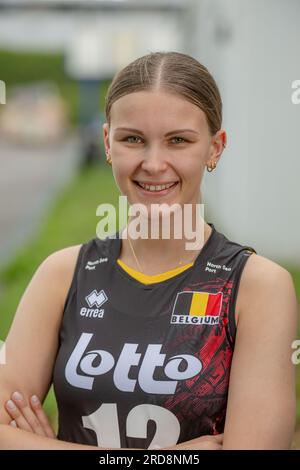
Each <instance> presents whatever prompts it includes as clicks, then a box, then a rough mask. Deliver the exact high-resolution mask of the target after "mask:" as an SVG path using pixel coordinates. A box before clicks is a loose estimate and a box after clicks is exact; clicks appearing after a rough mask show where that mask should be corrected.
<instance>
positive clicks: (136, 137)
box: [125, 135, 140, 144]
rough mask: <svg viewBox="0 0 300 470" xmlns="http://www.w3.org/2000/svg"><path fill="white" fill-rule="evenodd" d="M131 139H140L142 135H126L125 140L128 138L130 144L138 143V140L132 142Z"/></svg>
mask: <svg viewBox="0 0 300 470" xmlns="http://www.w3.org/2000/svg"><path fill="white" fill-rule="evenodd" d="M129 139H140V137H138V136H136V135H129V136H128V137H126V139H125V140H126V141H127V142H129V143H130V144H136V143H137V142H136V141H134V142H132V141H130V140H129Z"/></svg>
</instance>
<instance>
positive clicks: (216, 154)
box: [208, 129, 227, 163]
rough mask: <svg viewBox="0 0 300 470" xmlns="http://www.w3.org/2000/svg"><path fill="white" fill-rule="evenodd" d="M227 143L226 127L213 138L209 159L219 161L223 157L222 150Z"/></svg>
mask: <svg viewBox="0 0 300 470" xmlns="http://www.w3.org/2000/svg"><path fill="white" fill-rule="evenodd" d="M226 145H227V135H226V132H225V130H224V129H220V130H219V131H218V132H216V133H215V135H214V136H213V137H212V140H211V150H210V156H209V161H208V163H210V162H215V163H218V161H219V160H220V158H221V155H222V152H223V150H224V148H225V147H226Z"/></svg>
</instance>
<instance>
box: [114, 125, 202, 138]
mask: <svg viewBox="0 0 300 470" xmlns="http://www.w3.org/2000/svg"><path fill="white" fill-rule="evenodd" d="M114 131H129V132H136V133H138V134H142V135H144V133H143V131H141V130H139V129H134V128H132V127H117V128H116V129H114ZM182 132H193V133H194V134H199V132H197V131H194V130H193V129H176V130H174V131H170V132H167V133H166V134H165V136H168V135H171V134H178V133H182Z"/></svg>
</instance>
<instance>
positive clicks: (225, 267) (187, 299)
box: [53, 224, 256, 449]
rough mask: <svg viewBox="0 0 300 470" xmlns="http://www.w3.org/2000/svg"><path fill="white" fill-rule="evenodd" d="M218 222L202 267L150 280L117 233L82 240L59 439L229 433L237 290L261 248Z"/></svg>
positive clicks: (180, 438)
mask: <svg viewBox="0 0 300 470" xmlns="http://www.w3.org/2000/svg"><path fill="white" fill-rule="evenodd" d="M209 225H210V226H211V228H212V232H211V234H210V236H209V238H208V240H207V241H206V243H205V244H204V246H203V248H202V250H201V252H200V253H199V255H198V257H197V258H196V260H195V262H194V264H193V266H191V267H189V268H188V269H186V270H185V271H183V272H181V273H179V274H177V275H175V276H173V277H171V278H169V279H167V280H164V281H162V282H158V283H153V284H147V285H146V284H143V283H141V282H139V281H138V280H136V279H134V278H133V277H132V276H130V274H128V273H127V272H126V271H125V270H124V269H123V268H122V267H121V266H120V265H119V264H118V263H117V259H118V256H119V253H120V249H121V243H122V240H121V238H119V234H118V233H117V234H116V237H115V238H113V237H110V238H106V239H104V240H100V239H98V238H94V239H92V240H90V241H88V242H87V243H84V244H83V245H82V246H81V248H80V251H79V255H78V259H77V264H76V268H75V272H74V277H73V280H72V284H71V287H70V290H69V292H68V296H67V299H66V303H65V308H64V313H63V318H62V323H61V329H60V341H59V349H58V353H57V357H56V362H55V366H54V372H53V384H54V390H55V394H56V399H57V404H58V410H59V432H58V438H59V439H61V440H65V441H69V442H77V443H81V444H90V445H98V446H99V447H104V448H107V447H108V448H127V447H132V448H142V449H147V448H149V447H151V446H153V445H154V444H157V445H159V446H161V447H165V446H171V445H175V444H176V443H180V442H184V441H187V440H190V439H194V438H196V437H199V436H202V435H206V434H218V433H221V432H223V430H224V423H225V413H226V405H227V394H228V384H229V373H230V366H231V360H232V354H233V349H234V341H235V334H236V325H235V303H236V296H237V291H238V286H239V282H240V277H241V274H242V271H243V268H244V266H245V263H246V261H247V259H248V258H249V256H250V255H251V254H252V253H253V252H254V253H256V251H255V250H254V249H253V248H251V247H247V246H242V245H240V244H238V243H235V242H232V241H229V240H228V239H227V238H226V237H225V235H223V234H222V233H220V232H218V231H217V230H216V228H215V227H214V225H213V224H209Z"/></svg>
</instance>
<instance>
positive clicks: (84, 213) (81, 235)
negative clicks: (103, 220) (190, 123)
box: [0, 165, 119, 418]
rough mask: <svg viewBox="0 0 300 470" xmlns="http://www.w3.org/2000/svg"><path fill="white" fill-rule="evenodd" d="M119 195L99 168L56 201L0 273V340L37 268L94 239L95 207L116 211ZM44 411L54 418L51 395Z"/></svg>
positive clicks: (85, 173) (87, 172)
mask: <svg viewBox="0 0 300 470" xmlns="http://www.w3.org/2000/svg"><path fill="white" fill-rule="evenodd" d="M118 195H119V193H118V190H117V188H116V185H115V182H114V180H113V177H112V173H111V169H110V168H108V167H106V166H105V167H103V168H102V167H100V165H99V166H98V167H94V168H90V169H84V170H82V171H81V172H80V174H78V175H77V176H76V177H75V179H74V180H73V181H72V182H71V183H70V184H69V185H68V187H67V188H66V189H65V190H64V191H63V193H62V194H61V195H60V196H59V197H58V198H57V200H56V201H55V203H54V204H53V207H52V208H51V210H50V214H47V215H46V216H45V219H44V221H43V222H42V226H41V229H40V230H39V232H38V233H37V234H36V236H35V238H34V239H33V240H31V241H30V242H29V243H28V244H27V245H26V246H25V247H24V248H22V249H21V250H19V252H18V253H17V254H16V256H15V258H14V260H13V261H12V262H11V263H10V264H9V265H8V266H7V267H6V268H5V269H3V270H2V271H1V273H0V283H1V294H0V315H1V323H0V339H4V338H5V337H6V335H7V333H8V330H9V327H10V324H11V321H12V318H13V316H14V314H15V311H16V308H17V306H18V303H19V301H20V298H21V296H22V294H23V292H24V290H25V288H26V286H27V284H28V283H29V281H30V279H31V277H32V275H33V274H34V272H35V270H36V269H37V267H38V266H39V264H40V263H41V262H42V261H43V260H44V259H45V258H46V257H47V256H48V255H49V254H50V253H53V252H54V251H56V250H59V249H61V248H64V247H66V246H70V245H74V244H79V243H83V242H85V241H87V240H89V239H91V238H94V237H95V236H96V225H97V222H98V221H99V220H100V218H99V217H97V216H96V207H97V206H98V205H99V204H101V203H103V202H106V203H111V204H113V205H114V206H115V207H116V208H117V204H118ZM45 408H46V411H47V413H48V415H49V416H50V417H52V418H53V417H55V414H56V413H55V411H56V404H55V400H54V395H53V392H52V391H51V392H50V394H49V396H48V398H47V400H46V402H45Z"/></svg>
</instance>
